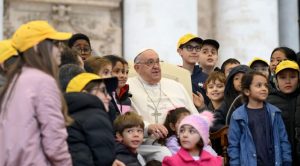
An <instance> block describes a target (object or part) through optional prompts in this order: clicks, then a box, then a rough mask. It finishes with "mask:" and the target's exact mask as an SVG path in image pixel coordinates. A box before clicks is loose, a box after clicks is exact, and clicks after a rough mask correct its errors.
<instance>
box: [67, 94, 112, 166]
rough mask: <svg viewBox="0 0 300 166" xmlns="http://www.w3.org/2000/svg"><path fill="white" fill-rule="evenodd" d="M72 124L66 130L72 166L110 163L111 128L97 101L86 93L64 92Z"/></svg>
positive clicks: (108, 164)
mask: <svg viewBox="0 0 300 166" xmlns="http://www.w3.org/2000/svg"><path fill="white" fill-rule="evenodd" d="M65 98H66V101H67V104H68V107H69V114H70V116H71V117H72V118H73V119H74V123H73V124H72V125H71V126H69V127H68V128H67V129H68V134H69V137H68V144H69V150H70V153H71V156H72V159H73V164H74V166H100V165H101V166H102V165H103V166H111V165H112V163H113V161H114V159H115V141H114V140H115V138H114V135H113V127H112V124H111V122H110V119H109V116H108V114H107V112H105V111H104V110H105V109H104V106H103V104H102V102H101V100H100V99H99V98H98V97H96V96H94V95H90V94H88V93H78V92H75V93H67V94H65Z"/></svg>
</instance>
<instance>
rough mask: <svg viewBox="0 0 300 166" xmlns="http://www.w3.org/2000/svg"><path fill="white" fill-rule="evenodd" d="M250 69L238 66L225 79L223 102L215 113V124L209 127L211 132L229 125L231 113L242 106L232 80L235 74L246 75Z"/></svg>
mask: <svg viewBox="0 0 300 166" xmlns="http://www.w3.org/2000/svg"><path fill="white" fill-rule="evenodd" d="M250 71H251V69H250V68H249V67H248V66H246V65H239V66H236V67H234V68H233V69H232V70H231V71H230V73H229V75H228V76H227V79H226V85H225V90H224V100H223V102H222V104H221V106H220V108H218V109H216V111H215V122H214V124H213V126H212V127H211V131H212V132H215V131H218V130H219V129H221V128H222V127H224V126H225V125H229V123H230V118H231V115H232V113H233V112H234V111H235V109H237V108H238V107H240V106H241V105H242V104H243V101H242V98H241V97H240V96H239V92H237V91H236V90H235V88H234V85H233V78H234V76H235V75H236V74H237V73H248V72H250Z"/></svg>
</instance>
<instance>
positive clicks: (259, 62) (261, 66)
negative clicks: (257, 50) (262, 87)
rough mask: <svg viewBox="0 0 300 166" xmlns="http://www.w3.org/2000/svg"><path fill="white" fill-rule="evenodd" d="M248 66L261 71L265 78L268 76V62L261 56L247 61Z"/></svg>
mask: <svg viewBox="0 0 300 166" xmlns="http://www.w3.org/2000/svg"><path fill="white" fill-rule="evenodd" d="M249 67H250V68H251V69H253V70H255V71H258V72H261V73H263V74H264V75H265V76H266V77H267V78H269V76H270V71H269V64H268V62H267V61H265V60H263V59H261V58H254V59H253V60H252V61H251V62H250V63H249Z"/></svg>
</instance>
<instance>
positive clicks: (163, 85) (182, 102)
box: [0, 20, 300, 166]
mask: <svg viewBox="0 0 300 166" xmlns="http://www.w3.org/2000/svg"><path fill="white" fill-rule="evenodd" d="M220 47H221V45H220V44H219V42H218V41H216V40H214V39H204V40H203V39H202V38H200V37H198V36H196V35H193V34H190V33H188V34H184V35H183V36H182V37H180V39H179V40H178V42H177V52H178V56H180V57H181V58H182V64H181V65H180V66H176V67H177V68H180V69H182V70H187V71H189V72H190V78H191V87H192V96H190V95H189V92H188V91H187V89H186V88H185V87H184V86H183V85H182V84H181V83H179V82H177V81H175V80H172V79H168V78H165V77H163V76H162V71H161V70H162V68H161V60H160V58H159V54H158V53H157V52H156V51H155V49H154V48H147V49H143V50H141V51H140V52H138V53H137V55H136V57H135V59H134V62H133V66H132V67H131V66H129V64H130V63H128V62H127V61H126V60H125V59H124V58H122V57H121V55H119V56H118V55H103V56H96V55H93V54H92V46H91V42H90V39H89V37H88V36H86V35H85V34H82V33H77V34H71V33H67V32H58V31H57V30H55V29H54V28H53V27H52V26H51V25H50V24H49V23H48V22H47V21H42V20H37V21H30V22H28V23H25V24H23V25H21V26H20V27H19V28H18V29H17V30H16V31H15V33H14V34H13V36H12V37H11V38H10V39H7V40H3V41H0V75H1V77H0V166H29V165H39V166H44V165H45V166H48V165H53V166H71V165H74V166H111V165H113V166H124V165H126V166H145V165H146V166H160V165H163V166H177V165H178V166H182V165H187V166H189V165H190V166H196V165H199V166H200V165H207V166H221V165H227V164H229V165H246V166H247V165H249V166H254V165H258V166H268V165H270V166H274V165H287V166H288V165H291V166H292V165H293V166H296V165H299V164H300V94H299V90H300V88H299V72H300V69H299V59H300V58H299V56H298V54H296V53H295V52H294V51H293V50H292V49H290V48H288V47H278V48H275V49H274V51H273V52H272V53H270V61H269V62H268V61H266V60H264V59H261V58H254V59H253V61H251V62H249V64H241V63H240V62H239V61H238V60H237V59H234V58H230V59H227V60H226V61H224V62H223V63H222V65H221V67H220V68H218V67H217V66H216V64H217V62H218V50H219V48H220ZM174 49H175V48H174ZM131 69H132V70H135V72H136V73H137V75H136V76H133V77H130V78H128V72H129V70H131ZM227 126H228V127H229V129H228V133H227V134H228V148H227V152H228V157H229V163H227V162H226V160H224V157H225V156H222V155H224V153H222V151H223V150H224V149H223V147H221V146H220V143H219V142H217V141H215V140H214V141H213V140H211V139H210V133H212V132H217V131H219V130H222V128H224V127H227Z"/></svg>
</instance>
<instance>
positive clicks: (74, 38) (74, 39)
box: [68, 33, 91, 48]
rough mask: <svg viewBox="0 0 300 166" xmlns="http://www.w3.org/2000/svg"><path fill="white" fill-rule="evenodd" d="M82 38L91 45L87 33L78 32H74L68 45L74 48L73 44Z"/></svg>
mask: <svg viewBox="0 0 300 166" xmlns="http://www.w3.org/2000/svg"><path fill="white" fill-rule="evenodd" d="M80 39H82V40H86V41H87V42H88V43H89V45H90V46H91V43H90V39H89V37H87V36H86V35H85V34H82V33H76V34H74V35H73V36H72V37H71V38H70V39H69V42H68V46H69V47H70V48H72V47H73V45H74V43H75V42H76V41H77V40H80Z"/></svg>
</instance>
